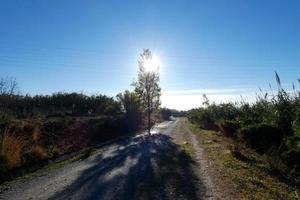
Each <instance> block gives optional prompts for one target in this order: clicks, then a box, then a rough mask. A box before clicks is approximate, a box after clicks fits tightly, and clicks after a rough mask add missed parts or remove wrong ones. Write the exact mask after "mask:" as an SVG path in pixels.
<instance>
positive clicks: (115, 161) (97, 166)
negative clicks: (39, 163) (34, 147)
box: [0, 120, 214, 200]
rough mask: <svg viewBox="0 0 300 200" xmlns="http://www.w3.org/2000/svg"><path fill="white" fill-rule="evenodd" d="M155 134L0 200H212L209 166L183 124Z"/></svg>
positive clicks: (107, 149)
mask: <svg viewBox="0 0 300 200" xmlns="http://www.w3.org/2000/svg"><path fill="white" fill-rule="evenodd" d="M152 132H153V133H152V135H151V136H147V135H139V136H135V137H131V138H129V139H126V140H123V141H119V142H115V143H113V144H110V145H107V146H104V147H101V148H100V149H98V150H97V151H96V152H95V153H94V154H93V155H91V156H90V157H89V158H87V159H85V160H79V161H76V162H74V163H71V164H67V165H65V166H64V167H62V168H59V169H55V170H51V171H49V172H48V173H47V174H46V175H43V176H39V177H35V178H33V179H31V180H27V181H17V182H14V184H13V185H12V186H11V187H10V188H9V189H8V190H7V191H5V192H3V193H2V194H0V199H16V200H17V199H20V200H21V199H22V200H26V199H64V200H65V199H105V200H106V199H130V200H131V199H151V200H152V199H214V196H213V189H212V188H213V187H212V183H211V181H210V178H209V175H208V173H203V171H204V172H205V171H206V170H205V169H206V167H207V163H206V162H207V161H205V159H203V155H202V152H201V151H202V150H201V149H199V144H196V142H197V141H196V139H195V138H193V134H192V133H190V132H189V130H188V129H186V127H185V124H184V123H183V122H182V120H176V121H170V122H163V123H161V124H158V125H157V126H156V127H155V128H154V129H153V131H152ZM186 134H187V135H189V137H187V138H186ZM183 140H188V141H189V142H190V141H191V142H190V143H191V144H192V146H193V148H194V149H195V152H196V154H195V156H194V157H195V158H192V157H191V156H190V155H189V154H187V153H186V152H185V151H183V150H182V148H181V147H180V144H181V143H182V142H183ZM203 169H204V170H203Z"/></svg>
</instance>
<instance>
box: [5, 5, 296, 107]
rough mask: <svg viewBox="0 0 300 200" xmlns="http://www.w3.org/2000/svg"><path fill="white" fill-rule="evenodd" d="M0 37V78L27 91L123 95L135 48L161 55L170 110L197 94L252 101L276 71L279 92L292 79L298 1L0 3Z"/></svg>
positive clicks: (190, 103)
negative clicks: (10, 78) (14, 78)
mask: <svg viewBox="0 0 300 200" xmlns="http://www.w3.org/2000/svg"><path fill="white" fill-rule="evenodd" d="M0 36H1V37H0V77H16V79H17V81H18V83H19V87H20V89H21V91H22V92H23V93H29V94H50V93H53V92H57V91H67V92H69V91H82V92H85V93H87V94H92V93H103V94H108V95H115V94H116V93H118V92H121V91H123V90H125V89H130V84H131V82H132V81H133V80H134V79H135V78H136V75H137V58H138V55H139V53H140V52H141V51H142V49H143V48H150V49H151V50H152V51H153V52H154V54H156V55H157V56H159V57H160V60H161V63H162V66H161V69H160V72H161V87H162V89H163V96H162V104H163V106H168V107H171V108H177V109H189V108H192V107H194V106H200V105H201V100H202V99H201V96H202V94H203V93H206V94H207V95H208V97H209V98H211V99H212V100H214V101H216V102H222V101H228V100H238V99H239V97H240V95H243V96H244V97H245V98H246V99H247V100H249V101H250V100H253V99H254V93H255V92H256V91H258V88H262V89H265V90H267V89H268V84H269V83H271V84H273V85H274V86H275V83H274V80H275V79H274V71H275V70H276V71H277V72H278V73H279V74H280V76H281V79H282V82H283V84H284V86H285V87H287V88H291V85H292V82H295V81H296V79H297V78H299V77H300V1H297V0H286V1H283V0H282V1H276V0H206V1H201V0H197V1H182V0H181V1H176V0H172V1H171V0H170V1H167V0H166V1H149V0H148V1H142V0H137V1H120V0H119V1H113V0H109V1H104V0H103V1H99V0H98V1H96V0H89V1H86V0H69V1H67V0H26V1H23V0H19V1H16V0H2V1H0ZM296 86H297V85H296ZM299 86H300V85H299Z"/></svg>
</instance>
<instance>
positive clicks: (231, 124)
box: [218, 120, 239, 138]
mask: <svg viewBox="0 0 300 200" xmlns="http://www.w3.org/2000/svg"><path fill="white" fill-rule="evenodd" d="M218 128H219V130H220V131H221V132H222V133H223V134H224V135H225V136H226V137H233V138H236V137H237V134H236V133H237V131H238V128H239V126H238V123H237V122H236V121H229V120H224V121H222V122H220V123H219V124H218Z"/></svg>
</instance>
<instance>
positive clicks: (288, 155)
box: [280, 136, 300, 175]
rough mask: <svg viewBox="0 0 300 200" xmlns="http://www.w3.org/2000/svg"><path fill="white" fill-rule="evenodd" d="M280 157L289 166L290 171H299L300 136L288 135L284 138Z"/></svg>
mask: <svg viewBox="0 0 300 200" xmlns="http://www.w3.org/2000/svg"><path fill="white" fill-rule="evenodd" d="M280 157H281V159H282V160H283V161H284V162H285V163H286V164H287V165H288V166H289V167H290V169H291V173H292V174H294V173H298V175H299V172H300V136H290V137H287V138H286V139H285V140H284V143H283V146H282V148H281V155H280Z"/></svg>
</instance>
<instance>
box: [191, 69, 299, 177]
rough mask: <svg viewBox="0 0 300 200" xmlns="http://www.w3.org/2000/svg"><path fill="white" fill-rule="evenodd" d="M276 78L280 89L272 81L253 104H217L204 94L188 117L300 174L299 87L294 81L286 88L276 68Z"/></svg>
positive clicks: (275, 164) (287, 169) (285, 169)
mask: <svg viewBox="0 0 300 200" xmlns="http://www.w3.org/2000/svg"><path fill="white" fill-rule="evenodd" d="M275 79H276V83H277V92H275V93H274V91H273V89H272V87H271V85H270V92H269V93H267V92H266V93H263V92H262V90H260V93H259V94H258V95H257V100H256V102H254V103H252V104H251V103H247V102H245V101H241V102H238V103H224V104H215V103H210V102H209V100H208V99H207V97H206V96H204V102H205V103H204V104H205V105H204V107H201V108H198V109H193V110H190V111H189V112H188V118H189V120H190V121H192V122H194V123H196V124H198V125H199V126H200V127H202V128H205V129H215V130H219V131H221V132H223V133H224V134H226V135H227V136H233V137H234V138H236V139H238V141H239V142H241V143H244V144H246V145H247V146H248V147H251V148H254V149H256V150H257V151H258V152H259V153H267V154H270V155H271V156H272V157H273V161H274V162H273V166H274V167H277V166H280V169H279V170H281V171H288V172H289V173H290V174H292V175H293V176H299V174H300V91H297V90H296V86H295V84H293V90H292V91H286V90H285V89H283V87H282V85H281V80H280V77H279V75H278V74H277V73H276V72H275ZM298 82H299V83H300V80H298ZM228 131H230V133H228ZM283 165H284V167H282V166H283Z"/></svg>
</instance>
